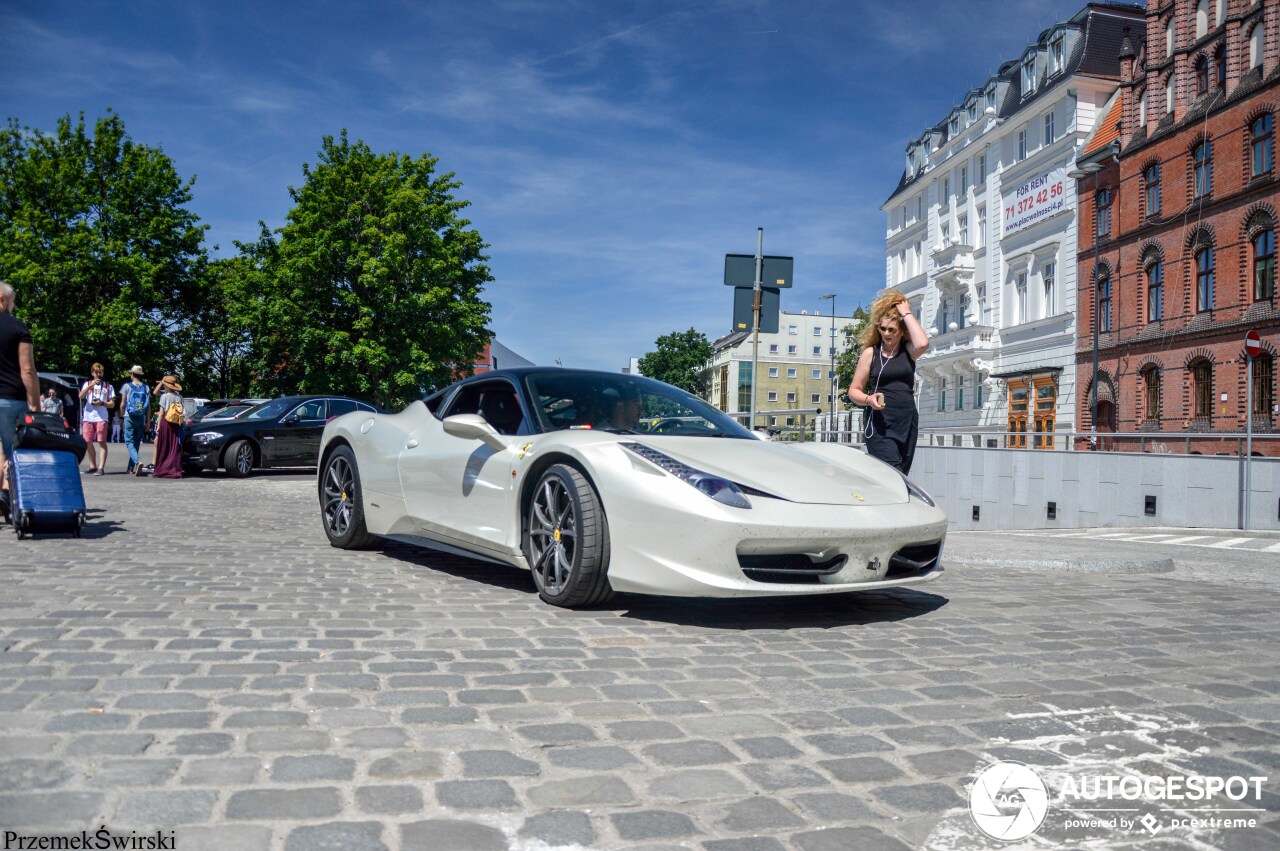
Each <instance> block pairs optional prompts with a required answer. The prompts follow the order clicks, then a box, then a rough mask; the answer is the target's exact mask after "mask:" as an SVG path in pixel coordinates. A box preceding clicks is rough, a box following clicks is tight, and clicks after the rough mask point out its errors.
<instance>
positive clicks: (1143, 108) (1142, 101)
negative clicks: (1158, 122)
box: [1138, 89, 1147, 130]
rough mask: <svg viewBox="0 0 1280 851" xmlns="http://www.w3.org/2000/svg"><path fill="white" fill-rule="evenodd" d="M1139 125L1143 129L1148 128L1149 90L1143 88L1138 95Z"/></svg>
mask: <svg viewBox="0 0 1280 851" xmlns="http://www.w3.org/2000/svg"><path fill="white" fill-rule="evenodd" d="M1138 126H1139V127H1141V128H1142V129H1143V130H1146V129H1147V90H1146V89H1143V90H1142V93H1141V94H1140V95H1138Z"/></svg>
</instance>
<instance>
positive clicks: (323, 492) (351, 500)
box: [320, 446, 377, 550]
mask: <svg viewBox="0 0 1280 851" xmlns="http://www.w3.org/2000/svg"><path fill="white" fill-rule="evenodd" d="M320 520H321V522H322V523H323V524H324V533H325V535H326V536H327V537H328V538H329V543H330V544H332V545H333V546H335V547H339V548H341V549H344V550H353V549H359V548H361V547H367V546H369V545H370V544H372V543H374V542H375V541H377V537H376V536H374V535H370V534H369V530H368V529H367V528H366V527H365V525H364V508H363V507H362V506H361V503H360V473H359V471H358V470H357V469H356V456H355V453H353V452H352V451H351V449H350V448H349V447H346V446H339V447H338V448H337V449H335V450H333V453H332V454H331V455H330V456H329V458H328V459H327V460H326V461H325V464H324V467H322V468H321V470H320Z"/></svg>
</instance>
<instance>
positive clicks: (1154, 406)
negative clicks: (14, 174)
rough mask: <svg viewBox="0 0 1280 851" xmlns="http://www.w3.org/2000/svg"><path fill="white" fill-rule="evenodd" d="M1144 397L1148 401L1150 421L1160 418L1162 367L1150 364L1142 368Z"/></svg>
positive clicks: (1148, 418) (1147, 409)
mask: <svg viewBox="0 0 1280 851" xmlns="http://www.w3.org/2000/svg"><path fill="white" fill-rule="evenodd" d="M1142 398H1143V401H1144V402H1145V403H1146V405H1145V408H1146V411H1145V414H1146V418H1147V420H1149V421H1153V422H1154V421H1156V420H1159V419H1160V404H1161V399H1160V367H1158V366H1156V365H1155V364H1148V365H1147V366H1145V367H1143V368H1142Z"/></svg>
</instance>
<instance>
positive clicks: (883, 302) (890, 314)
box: [858, 289, 907, 349]
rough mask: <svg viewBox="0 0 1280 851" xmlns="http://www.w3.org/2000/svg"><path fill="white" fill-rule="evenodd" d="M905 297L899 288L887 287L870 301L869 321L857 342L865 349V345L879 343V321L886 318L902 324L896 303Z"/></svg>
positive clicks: (902, 300) (876, 344) (899, 302)
mask: <svg viewBox="0 0 1280 851" xmlns="http://www.w3.org/2000/svg"><path fill="white" fill-rule="evenodd" d="M906 300H907V297H906V296H905V295H903V294H902V292H901V291H900V290H895V289H887V290H885V291H884V292H882V293H881V294H880V296H879V298H877V299H876V300H875V301H873V302H871V321H870V322H868V323H867V324H866V327H864V328H863V329H862V333H861V334H859V335H858V342H859V343H861V344H862V347H863V348H864V349H865V348H866V347H867V346H878V345H880V321H881V320H882V319H885V318H888V319H892V320H893V321H894V322H896V323H898V326H899V327H901V326H902V316H901V315H900V314H899V313H898V309H897V308H898V305H899V304H901V303H902V302H904V301H906Z"/></svg>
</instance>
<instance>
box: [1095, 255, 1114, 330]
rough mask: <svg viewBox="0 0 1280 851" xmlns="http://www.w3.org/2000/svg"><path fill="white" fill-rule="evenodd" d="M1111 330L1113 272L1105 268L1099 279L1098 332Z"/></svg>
mask: <svg viewBox="0 0 1280 851" xmlns="http://www.w3.org/2000/svg"><path fill="white" fill-rule="evenodd" d="M1110 330H1111V270H1110V269H1107V268H1105V267H1103V269H1102V277H1101V278H1099V279H1098V331H1099V332H1102V333H1106V332H1108V331H1110Z"/></svg>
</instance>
